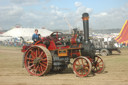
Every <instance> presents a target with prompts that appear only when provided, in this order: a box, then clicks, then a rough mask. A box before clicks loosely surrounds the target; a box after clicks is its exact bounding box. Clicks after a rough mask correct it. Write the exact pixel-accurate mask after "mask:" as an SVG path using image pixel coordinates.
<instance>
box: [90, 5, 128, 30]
mask: <svg viewBox="0 0 128 85" xmlns="http://www.w3.org/2000/svg"><path fill="white" fill-rule="evenodd" d="M127 15H128V9H127V8H126V5H124V6H123V7H120V8H117V9H111V10H109V11H107V12H101V13H98V14H93V15H92V16H91V26H92V28H93V29H112V28H120V29H121V28H122V26H123V24H124V22H125V20H127V19H128V16H127Z"/></svg>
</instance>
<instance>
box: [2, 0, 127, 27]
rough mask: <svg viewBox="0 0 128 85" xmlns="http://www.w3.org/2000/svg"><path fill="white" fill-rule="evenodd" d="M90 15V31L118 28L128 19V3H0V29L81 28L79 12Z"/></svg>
mask: <svg viewBox="0 0 128 85" xmlns="http://www.w3.org/2000/svg"><path fill="white" fill-rule="evenodd" d="M84 12H88V13H89V14H90V21H89V23H90V25H89V26H90V28H92V29H112V28H114V29H116V28H120V29H121V28H122V26H123V24H124V22H125V20H127V19H128V0H0V27H1V28H3V29H10V28H11V27H13V26H15V25H16V24H20V25H22V27H35V28H42V27H45V28H47V29H69V26H68V24H67V23H66V21H65V19H64V17H65V18H66V20H67V21H68V22H69V23H70V24H71V26H72V27H79V28H80V29H83V25H82V20H81V17H82V13H84Z"/></svg>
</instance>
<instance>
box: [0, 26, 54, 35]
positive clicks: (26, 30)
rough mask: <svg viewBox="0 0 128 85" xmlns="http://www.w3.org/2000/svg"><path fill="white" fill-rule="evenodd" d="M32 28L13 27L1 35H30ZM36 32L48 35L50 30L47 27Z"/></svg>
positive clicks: (32, 31)
mask: <svg viewBox="0 0 128 85" xmlns="http://www.w3.org/2000/svg"><path fill="white" fill-rule="evenodd" d="M34 30H35V29H34V28H13V29H11V30H9V31H7V32H5V33H3V34H2V36H11V37H31V36H32V35H33V34H34ZM38 33H39V34H41V36H42V37H46V36H49V35H50V34H51V33H52V31H49V30H47V29H38Z"/></svg>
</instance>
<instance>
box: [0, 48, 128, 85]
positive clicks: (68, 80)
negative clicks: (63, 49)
mask: <svg viewBox="0 0 128 85" xmlns="http://www.w3.org/2000/svg"><path fill="white" fill-rule="evenodd" d="M121 52H122V53H121V54H118V53H116V52H114V53H113V55H111V56H106V57H104V56H103V57H102V58H103V60H104V62H105V64H106V69H105V71H104V72H103V73H102V74H96V75H95V76H93V75H90V76H89V77H84V78H79V77H76V76H75V75H74V73H73V72H72V70H71V69H67V70H66V71H65V72H63V73H61V74H54V73H52V74H48V75H47V76H42V77H37V76H30V75H29V74H28V73H27V71H26V69H25V68H22V55H23V53H21V48H19V47H2V46H0V85H128V48H122V49H121ZM70 67H71V66H70Z"/></svg>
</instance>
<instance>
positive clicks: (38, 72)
mask: <svg viewBox="0 0 128 85" xmlns="http://www.w3.org/2000/svg"><path fill="white" fill-rule="evenodd" d="M82 19H83V28H84V37H83V38H82V36H81V35H80V34H79V32H78V31H77V29H74V34H73V35H72V37H71V38H63V33H61V32H53V33H52V34H51V35H50V36H48V37H44V38H43V39H42V40H40V41H38V42H36V43H35V44H34V45H33V44H32V45H29V46H23V48H22V52H24V59H23V63H24V66H25V68H26V70H27V71H28V72H29V73H30V74H31V75H34V76H42V75H45V74H47V73H48V72H50V71H54V72H62V71H63V70H65V69H66V68H67V65H68V64H70V59H71V58H74V62H73V72H74V73H75V74H76V75H77V76H79V77H85V76H88V75H89V74H90V72H94V73H101V72H103V71H104V62H103V60H102V59H101V58H100V57H99V56H97V55H95V47H94V45H93V44H92V43H91V42H90V40H89V15H88V13H84V14H83V15H82Z"/></svg>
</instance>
